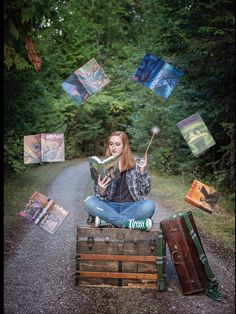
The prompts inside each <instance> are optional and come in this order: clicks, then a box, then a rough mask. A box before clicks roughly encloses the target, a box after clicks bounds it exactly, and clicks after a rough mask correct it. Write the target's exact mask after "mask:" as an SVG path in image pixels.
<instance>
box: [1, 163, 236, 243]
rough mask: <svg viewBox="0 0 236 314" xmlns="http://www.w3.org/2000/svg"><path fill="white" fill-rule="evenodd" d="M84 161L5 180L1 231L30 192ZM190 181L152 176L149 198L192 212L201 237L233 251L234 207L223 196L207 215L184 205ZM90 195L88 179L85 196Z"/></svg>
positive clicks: (42, 189) (34, 169)
mask: <svg viewBox="0 0 236 314" xmlns="http://www.w3.org/2000/svg"><path fill="white" fill-rule="evenodd" d="M83 160H84V159H78V158H77V159H73V160H70V161H66V162H64V163H51V164H44V165H41V166H33V167H30V168H29V169H27V170H25V171H24V172H21V173H19V174H16V175H14V176H11V177H9V178H8V179H7V180H5V183H4V229H7V228H11V227H12V228H14V225H15V224H16V223H17V218H18V213H19V211H20V210H21V209H22V208H24V206H25V204H26V202H27V200H28V199H29V197H30V196H31V195H32V194H33V192H34V191H39V192H41V193H46V191H47V188H48V187H49V184H50V183H51V182H52V181H53V179H55V178H56V176H57V175H58V174H59V173H60V172H61V171H62V170H63V169H64V168H66V167H69V166H72V165H75V164H77V163H80V162H81V161H83ZM190 184H191V181H190V182H187V181H186V180H183V177H181V176H167V175H159V174H157V173H154V172H153V173H152V195H153V196H155V197H156V198H157V199H158V201H159V202H160V205H162V206H166V207H170V208H171V209H174V210H175V211H177V212H181V211H182V212H183V211H189V210H191V211H192V212H193V215H194V218H195V220H196V224H197V226H198V227H199V229H201V230H202V231H203V232H204V233H205V234H207V235H209V237H211V238H212V239H215V240H217V241H218V242H220V243H221V244H222V246H223V247H225V248H230V249H233V248H234V245H235V225H234V223H235V217H234V211H235V204H234V202H233V201H232V200H230V199H227V198H226V197H225V196H224V195H223V196H222V198H221V200H220V201H219V206H220V207H221V209H220V210H219V209H218V210H216V211H215V212H214V213H213V214H212V215H209V214H207V213H205V212H202V211H201V210H199V209H197V208H195V207H193V206H191V205H188V204H187V203H186V202H185V201H184V196H185V194H186V193H187V191H188V189H189V186H190ZM90 193H93V191H92V182H91V180H89V183H88V188H87V194H90Z"/></svg>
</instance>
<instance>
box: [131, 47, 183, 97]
mask: <svg viewBox="0 0 236 314" xmlns="http://www.w3.org/2000/svg"><path fill="white" fill-rule="evenodd" d="M182 75H183V73H182V72H181V71H179V70H177V69H176V68H174V67H173V66H171V65H170V64H169V63H167V62H165V61H163V60H161V59H159V58H157V57H155V56H154V55H152V54H151V53H147V54H146V55H145V56H144V58H143V59H142V60H141V63H140V65H139V66H138V68H137V70H136V72H135V73H134V74H133V75H132V80H134V81H136V82H139V83H142V84H143V85H144V86H146V87H148V88H149V89H150V90H152V91H153V92H154V93H155V94H159V95H160V96H162V97H163V98H165V99H167V98H168V97H169V95H170V94H171V92H172V91H173V89H174V88H175V86H176V84H177V83H178V82H179V80H180V78H181V77H182Z"/></svg>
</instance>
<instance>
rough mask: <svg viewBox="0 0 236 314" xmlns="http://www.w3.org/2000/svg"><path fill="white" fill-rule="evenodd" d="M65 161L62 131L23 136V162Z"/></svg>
mask: <svg viewBox="0 0 236 314" xmlns="http://www.w3.org/2000/svg"><path fill="white" fill-rule="evenodd" d="M60 161H65V144H64V134H63V133H42V134H35V135H26V136H24V164H34V163H40V162H60Z"/></svg>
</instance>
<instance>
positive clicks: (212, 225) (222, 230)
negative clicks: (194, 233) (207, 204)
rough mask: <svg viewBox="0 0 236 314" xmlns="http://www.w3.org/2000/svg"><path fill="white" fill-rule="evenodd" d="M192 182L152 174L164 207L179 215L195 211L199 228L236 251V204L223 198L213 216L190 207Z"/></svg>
mask: <svg viewBox="0 0 236 314" xmlns="http://www.w3.org/2000/svg"><path fill="white" fill-rule="evenodd" d="M191 184H192V181H191V180H189V181H187V180H186V179H184V178H183V177H181V176H170V175H169V176H166V175H159V174H156V173H155V174H152V195H155V197H156V198H157V199H158V201H159V203H160V205H162V206H164V207H169V208H171V209H174V210H175V211H176V212H186V211H192V213H193V216H194V219H195V221H196V225H197V227H198V228H199V230H201V231H203V232H204V233H205V234H206V235H208V236H209V237H210V238H212V239H213V240H215V241H217V243H219V244H221V245H222V246H223V247H224V248H230V249H234V247H235V202H234V200H233V199H231V198H230V196H227V195H224V194H223V195H222V197H221V199H220V200H219V202H218V204H217V205H219V208H217V209H215V210H214V212H213V213H212V214H208V213H206V212H203V211H202V210H200V209H198V208H196V207H194V206H192V205H190V204H188V203H187V202H185V201H184V197H185V195H186V193H187V192H188V190H189V188H190V186H191Z"/></svg>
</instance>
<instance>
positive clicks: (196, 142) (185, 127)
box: [177, 113, 215, 156]
mask: <svg viewBox="0 0 236 314" xmlns="http://www.w3.org/2000/svg"><path fill="white" fill-rule="evenodd" d="M177 127H178V128H179V130H180V132H181V134H182V135H183V138H184V139H185V141H186V142H187V144H188V146H189V148H190V149H191V151H192V153H193V155H195V156H198V155H199V154H201V153H203V152H204V151H205V150H207V149H208V148H210V147H211V146H213V145H215V141H214V139H213V137H212V135H211V133H210V131H209V130H208V128H207V126H206V124H205V123H204V121H203V120H202V118H201V116H200V115H199V114H198V113H195V114H193V115H191V116H189V117H188V118H186V119H184V120H182V121H180V122H178V123H177Z"/></svg>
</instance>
